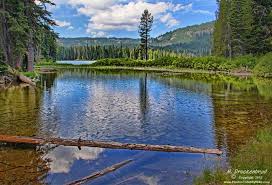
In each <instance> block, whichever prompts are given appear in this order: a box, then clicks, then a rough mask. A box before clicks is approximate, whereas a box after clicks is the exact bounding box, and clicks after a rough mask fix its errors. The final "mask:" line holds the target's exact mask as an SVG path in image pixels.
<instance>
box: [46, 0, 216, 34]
mask: <svg viewBox="0 0 272 185" xmlns="http://www.w3.org/2000/svg"><path fill="white" fill-rule="evenodd" d="M53 2H54V3H55V4H56V6H54V7H49V10H50V11H51V12H52V13H53V14H52V17H53V19H54V20H56V22H57V24H58V25H59V26H58V27H55V28H54V29H55V31H56V32H58V33H59V35H60V37H132V38H137V37H138V32H137V26H138V24H139V18H140V15H141V13H142V12H143V10H144V9H149V11H150V12H151V13H152V14H153V16H154V25H153V30H152V33H151V35H152V36H153V37H156V36H159V35H161V34H163V33H165V32H168V31H171V30H174V29H176V28H180V27H185V26H188V25H194V24H200V23H204V22H208V21H212V20H214V19H215V11H216V9H217V5H216V0H168V1H166V0H53Z"/></svg>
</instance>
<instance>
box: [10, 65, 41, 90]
mask: <svg viewBox="0 0 272 185" xmlns="http://www.w3.org/2000/svg"><path fill="white" fill-rule="evenodd" d="M8 71H9V73H10V74H12V75H14V76H15V77H16V78H17V79H18V80H19V81H20V82H23V83H27V84H29V85H32V86H36V84H35V83H34V82H32V80H31V79H30V78H28V77H26V76H25V75H23V74H21V73H20V72H19V71H17V70H15V69H13V68H11V67H8Z"/></svg>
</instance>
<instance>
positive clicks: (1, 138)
mask: <svg viewBox="0 0 272 185" xmlns="http://www.w3.org/2000/svg"><path fill="white" fill-rule="evenodd" d="M0 142H4V143H24V144H34V145H43V144H46V143H48V144H56V145H63V146H77V147H81V146H86V147H99V148H111V149H129V150H145V151H159V152H187V153H206V154H217V155H221V154H222V153H223V152H222V151H220V150H218V149H203V148H194V147H184V146H170V145H147V144H129V143H118V142H110V141H90V140H80V139H62V138H50V139H43V138H33V137H21V136H8V135H0Z"/></svg>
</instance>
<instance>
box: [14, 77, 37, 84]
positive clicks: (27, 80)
mask: <svg viewBox="0 0 272 185" xmlns="http://www.w3.org/2000/svg"><path fill="white" fill-rule="evenodd" d="M17 77H18V79H19V80H20V81H21V82H24V83H27V84H29V85H32V86H36V84H35V83H34V82H32V80H31V79H30V78H28V77H26V76H24V75H22V74H18V75H17Z"/></svg>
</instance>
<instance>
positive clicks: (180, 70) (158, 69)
mask: <svg viewBox="0 0 272 185" xmlns="http://www.w3.org/2000/svg"><path fill="white" fill-rule="evenodd" d="M35 68H36V69H37V70H38V72H42V70H48V71H50V70H57V69H75V68H86V69H101V70H111V69H112V70H133V71H147V72H170V73H199V74H225V75H231V76H242V77H246V76H252V75H253V73H252V72H250V71H247V72H239V71H237V72H235V71H233V72H228V71H212V70H200V69H190V68H175V67H173V66H165V67H128V66H92V65H71V64H53V65H38V66H36V67H35Z"/></svg>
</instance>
